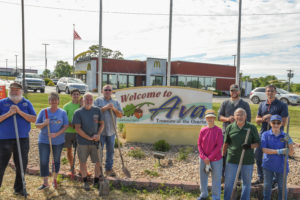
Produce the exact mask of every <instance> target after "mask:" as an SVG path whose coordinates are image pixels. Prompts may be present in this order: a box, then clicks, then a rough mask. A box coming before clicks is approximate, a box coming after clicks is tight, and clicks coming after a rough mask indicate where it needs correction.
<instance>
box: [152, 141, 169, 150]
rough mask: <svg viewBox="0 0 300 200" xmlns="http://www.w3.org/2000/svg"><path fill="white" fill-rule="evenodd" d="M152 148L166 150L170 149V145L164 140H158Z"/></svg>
mask: <svg viewBox="0 0 300 200" xmlns="http://www.w3.org/2000/svg"><path fill="white" fill-rule="evenodd" d="M154 150H156V151H162V152H166V151H169V150H170V145H169V144H168V143H167V142H166V141H165V140H159V141H157V142H155V143H154Z"/></svg>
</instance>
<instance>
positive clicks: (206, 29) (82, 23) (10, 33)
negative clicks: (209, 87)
mask: <svg viewBox="0 0 300 200" xmlns="http://www.w3.org/2000/svg"><path fill="white" fill-rule="evenodd" d="M20 2H21V0H0V67H5V66H6V59H8V67H15V66H16V57H15V55H18V56H17V59H18V61H17V63H18V64H17V65H18V67H21V62H22V56H21V55H22V29H21V5H20ZM24 2H25V45H26V54H25V58H26V68H31V69H38V70H39V72H40V73H41V72H42V71H43V70H44V69H45V46H44V45H42V44H45V43H46V44H49V45H48V46H47V60H48V65H47V66H48V69H50V70H51V71H53V70H54V67H55V64H56V62H57V61H58V60H63V61H68V62H69V63H70V64H72V56H73V24H75V29H76V31H77V33H78V34H79V35H80V37H81V38H82V40H76V41H75V54H78V53H80V52H83V51H86V50H87V49H88V47H89V46H91V45H93V44H98V43H99V0H52V1H42V0H24ZM102 2H103V42H102V43H103V46H104V47H106V48H110V49H112V50H119V51H121V52H122V53H123V55H124V58H125V59H129V60H136V59H138V60H146V58H147V57H155V58H165V59H167V58H168V33H169V15H168V14H169V9H170V1H169V0H103V1H102ZM238 4H239V1H237V0H173V24H172V27H173V28H172V51H171V57H172V60H174V61H175V60H181V61H191V62H201V63H213V64H225V65H234V57H233V55H236V54H237V34H238ZM299 19H300V0H243V2H242V28H241V62H240V66H241V72H242V73H243V75H250V77H251V78H254V77H260V76H267V75H275V76H277V77H278V78H279V79H280V80H287V70H289V69H291V70H293V73H294V78H293V79H292V82H294V83H300V22H299Z"/></svg>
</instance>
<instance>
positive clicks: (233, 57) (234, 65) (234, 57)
mask: <svg viewBox="0 0 300 200" xmlns="http://www.w3.org/2000/svg"><path fill="white" fill-rule="evenodd" d="M232 56H233V66H235V57H236V55H232ZM235 67H236V66H235Z"/></svg>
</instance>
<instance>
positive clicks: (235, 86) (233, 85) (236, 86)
mask: <svg viewBox="0 0 300 200" xmlns="http://www.w3.org/2000/svg"><path fill="white" fill-rule="evenodd" d="M230 90H236V91H237V90H240V87H239V86H238V85H236V84H232V85H231V86H230Z"/></svg>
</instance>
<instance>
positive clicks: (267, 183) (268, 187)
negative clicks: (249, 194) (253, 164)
mask: <svg viewBox="0 0 300 200" xmlns="http://www.w3.org/2000/svg"><path fill="white" fill-rule="evenodd" d="M264 177H265V180H264V200H270V199H271V194H272V182H273V179H274V177H276V180H277V183H278V200H281V199H282V188H283V187H282V184H283V173H276V172H272V171H270V170H267V169H264ZM285 199H287V189H286V190H285Z"/></svg>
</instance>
